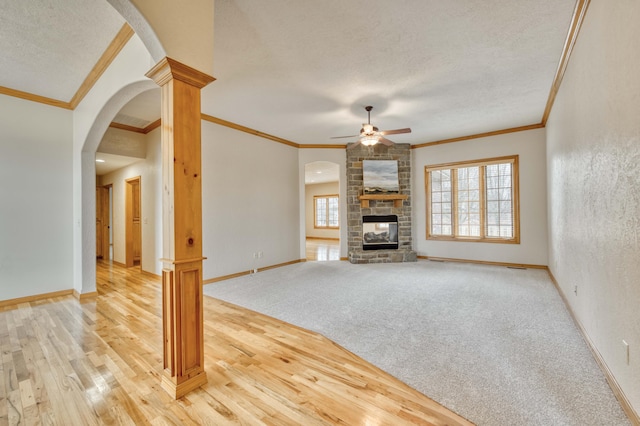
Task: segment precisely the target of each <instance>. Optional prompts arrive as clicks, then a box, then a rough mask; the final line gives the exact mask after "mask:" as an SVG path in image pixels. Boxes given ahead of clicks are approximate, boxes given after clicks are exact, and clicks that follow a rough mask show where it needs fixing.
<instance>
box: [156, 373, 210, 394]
mask: <svg viewBox="0 0 640 426" xmlns="http://www.w3.org/2000/svg"><path fill="white" fill-rule="evenodd" d="M170 374H171V373H167V372H165V373H164V374H163V376H162V381H161V382H160V386H161V387H162V389H164V390H165V391H166V392H167V393H168V394H169V395H171V396H172V397H173V398H174V399H178V398H182V397H183V396H184V395H186V394H188V393H189V392H191V391H192V390H194V389H197V388H199V387H200V386H202V385H205V384H207V374H206V373H205V372H204V371H202V372H200V374H198V375H197V376H194V377H191V378H190V379H187V380H185V381H183V382H182V383H180V384H179V385H177V384H175V383H174V381H173V379H174V377H170Z"/></svg>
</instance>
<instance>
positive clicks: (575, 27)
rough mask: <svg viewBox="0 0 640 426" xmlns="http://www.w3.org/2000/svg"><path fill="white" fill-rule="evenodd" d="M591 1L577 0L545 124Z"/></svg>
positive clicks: (549, 101)
mask: <svg viewBox="0 0 640 426" xmlns="http://www.w3.org/2000/svg"><path fill="white" fill-rule="evenodd" d="M590 1H591V0H578V1H577V2H576V7H575V9H574V10H573V16H572V17H571V24H570V25H569V33H568V34H567V39H566V40H565V42H564V47H563V48H562V55H561V56H560V62H559V63H558V69H557V70H556V75H555V77H554V78H553V83H552V84H551V90H550V91H549V98H548V99H547V105H546V106H545V109H544V113H543V115H542V121H541V123H542V125H543V126H546V125H547V120H548V119H549V115H550V114H551V109H552V108H553V103H554V102H555V100H556V95H557V94H558V91H559V90H560V84H561V83H562V78H563V77H564V73H565V71H566V70H567V66H568V65H569V59H570V58H571V53H572V52H573V47H574V46H575V44H576V41H577V40H578V34H579V33H580V28H582V22H583V21H584V17H585V15H586V14H587V9H588V8H589V3H590Z"/></svg>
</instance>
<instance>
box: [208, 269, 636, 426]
mask: <svg viewBox="0 0 640 426" xmlns="http://www.w3.org/2000/svg"><path fill="white" fill-rule="evenodd" d="M204 292H205V294H207V295H210V296H213V297H216V298H219V299H222V300H226V301H229V302H232V303H235V304H238V305H241V306H244V307H247V308H249V309H253V310H256V311H258V312H261V313H265V314H267V315H271V316H273V317H276V318H279V319H281V320H284V321H287V322H289V323H292V324H295V325H298V326H301V327H304V328H307V329H310V330H313V331H317V332H319V333H322V334H324V335H325V336H327V337H329V338H330V339H332V340H334V341H335V342H337V343H339V344H340V345H342V346H344V347H346V348H347V349H349V350H351V351H352V352H354V353H356V354H358V355H359V356H361V357H362V358H364V359H366V360H368V361H369V362H372V363H373V364H375V365H377V366H379V367H380V368H382V369H383V370H385V371H387V372H389V373H391V374H393V375H394V376H396V377H398V378H399V379H401V380H403V381H404V382H406V383H407V384H409V385H411V386H412V387H414V388H415V389H417V390H419V391H420V392H423V393H424V394H425V395H427V396H429V397H431V398H433V399H434V400H436V401H438V402H439V403H441V404H443V405H445V406H447V407H448V408H450V409H452V410H454V411H456V412H457V413H459V414H461V415H462V416H464V417H466V418H468V419H469V420H471V421H473V422H475V423H477V424H478V425H496V426H497V425H500V426H502V425H576V426H578V425H579V426H584V425H628V424H630V423H629V421H628V419H627V418H626V417H625V415H624V413H623V411H622V409H621V407H620V405H619V403H618V402H617V400H616V399H615V397H614V396H613V393H612V391H611V389H610V388H609V386H608V385H607V383H606V381H605V379H604V376H603V374H602V372H601V371H600V370H599V368H598V366H597V365H596V363H595V361H594V359H593V357H592V355H591V353H590V351H589V349H588V347H587V346H586V344H585V342H584V341H583V339H582V337H581V335H580V334H579V332H578V330H577V329H576V327H575V325H574V323H573V321H572V319H571V318H570V316H569V314H568V312H567V310H566V308H565V307H564V304H563V302H562V300H561V299H560V296H559V295H558V293H557V291H556V289H555V287H554V286H553V284H552V283H551V281H550V279H549V277H548V275H547V273H546V271H543V270H518V269H508V268H504V267H493V266H481V265H470V264H455V263H439V262H429V261H419V262H417V263H405V264H377V265H352V264H350V263H348V262H307V263H302V264H296V265H291V266H287V267H283V268H278V269H274V270H270V271H265V272H261V273H258V274H256V275H252V276H245V277H240V278H236V279H233V280H228V281H223V282H220V283H215V284H210V285H207V286H205V290H204Z"/></svg>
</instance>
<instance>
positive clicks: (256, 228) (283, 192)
mask: <svg viewBox="0 0 640 426" xmlns="http://www.w3.org/2000/svg"><path fill="white" fill-rule="evenodd" d="M299 203H300V199H299V195H298V150H297V149H296V148H293V147H290V146H287V145H283V144H279V143H274V142H272V141H269V140H266V139H263V138H260V137H257V136H253V135H250V134H247V133H244V132H239V131H237V130H233V129H230V128H227V127H223V126H220V125H217V124H213V123H209V122H206V121H203V122H202V227H203V255H204V256H205V257H207V260H205V261H204V279H210V278H216V277H220V276H224V275H229V274H235V273H238V272H245V271H248V270H251V269H254V268H261V267H264V266H271V265H277V264H280V263H284V262H291V261H296V260H300V259H301V257H300V256H299V241H300V229H299V221H300V217H299ZM257 252H262V253H263V257H262V258H260V259H255V258H254V257H253V254H254V253H257Z"/></svg>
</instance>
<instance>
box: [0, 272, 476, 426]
mask: <svg viewBox="0 0 640 426" xmlns="http://www.w3.org/2000/svg"><path fill="white" fill-rule="evenodd" d="M97 287H98V288H97V290H98V294H99V295H98V297H97V298H96V299H95V300H93V301H90V302H86V303H83V304H81V303H79V302H78V301H77V300H76V299H75V298H73V297H71V296H63V297H56V298H52V299H48V300H44V301H36V302H30V303H22V304H20V305H18V306H13V307H4V308H0V351H1V352H0V353H1V356H2V362H1V364H0V425H4V424H9V425H18V424H21V425H22V424H58V425H94V424H154V425H155V424H158V425H160V424H180V425H195V424H209V425H226V424H248V425H254V424H269V425H271V424H274V425H275V424H277V425H289V424H292V425H293V424H295V425H333V424H343V425H344V424H347V425H357V424H375V425H403V424H425V425H445V424H446V425H470V424H471V423H469V422H468V421H466V420H465V419H463V418H461V417H459V416H457V415H456V414H454V413H452V412H450V411H449V410H447V409H446V408H443V407H442V406H440V405H438V404H436V403H435V402H433V401H432V400H430V399H429V398H427V397H425V396H424V395H422V394H420V393H418V392H417V391H415V390H413V389H411V388H409V387H408V386H406V385H405V384H403V383H401V382H399V381H398V380H396V379H395V378H393V377H391V376H390V375H388V374H386V373H384V372H383V371H381V370H380V369H378V368H376V367H374V366H372V365H370V364H368V363H366V362H364V361H363V360H361V359H359V358H358V357H356V356H355V355H353V354H351V353H350V352H348V351H346V350H345V349H343V348H341V347H339V346H338V345H336V344H334V343H333V342H331V341H329V340H327V339H326V338H324V337H322V336H320V335H318V334H315V333H312V332H309V331H306V330H303V329H301V328H298V327H295V326H292V325H289V324H286V323H283V322H281V321H279V320H275V319H273V318H270V317H267V316H264V315H261V314H258V313H256V312H252V311H249V310H246V309H243V308H239V307H237V306H234V305H231V304H228V303H224V302H221V301H218V300H216V299H213V298H210V297H205V306H204V318H205V324H204V325H205V330H204V333H205V357H206V364H205V369H206V372H207V377H208V380H209V381H208V383H207V385H205V386H203V387H202V388H200V389H197V390H195V391H193V392H191V393H189V394H188V395H187V396H185V397H183V398H181V399H179V400H177V401H174V400H172V399H171V398H170V397H169V395H168V394H167V393H165V391H164V390H162V389H161V388H160V374H161V369H162V355H161V352H162V329H161V318H160V315H161V292H160V280H159V279H155V278H153V277H150V276H148V275H143V274H141V273H140V272H139V271H138V270H137V269H133V268H131V269H126V268H122V267H119V266H110V265H108V264H105V263H100V264H99V265H98V285H97Z"/></svg>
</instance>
